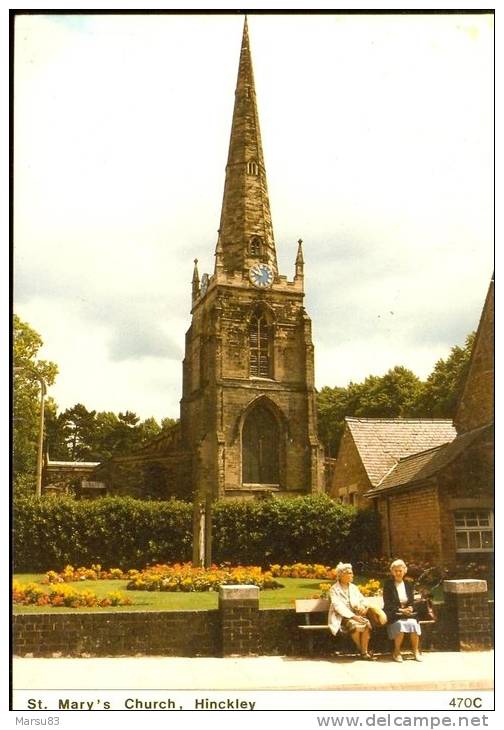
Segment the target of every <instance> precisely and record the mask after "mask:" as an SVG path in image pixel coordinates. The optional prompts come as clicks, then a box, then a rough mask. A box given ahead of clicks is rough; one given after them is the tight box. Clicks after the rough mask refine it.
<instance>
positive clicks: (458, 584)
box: [443, 578, 488, 593]
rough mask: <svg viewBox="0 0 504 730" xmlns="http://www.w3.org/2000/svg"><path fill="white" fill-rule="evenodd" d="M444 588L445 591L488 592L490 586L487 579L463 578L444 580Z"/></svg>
mask: <svg viewBox="0 0 504 730" xmlns="http://www.w3.org/2000/svg"><path fill="white" fill-rule="evenodd" d="M443 590H444V592H445V593H486V592H487V590H488V587H487V582H486V580H479V579H477V578H463V579H458V580H444V581H443Z"/></svg>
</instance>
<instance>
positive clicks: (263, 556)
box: [13, 495, 378, 578]
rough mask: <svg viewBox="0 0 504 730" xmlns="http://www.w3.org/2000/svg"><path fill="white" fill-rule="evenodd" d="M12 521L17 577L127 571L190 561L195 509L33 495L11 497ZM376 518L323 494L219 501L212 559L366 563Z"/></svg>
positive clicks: (180, 504)
mask: <svg viewBox="0 0 504 730" xmlns="http://www.w3.org/2000/svg"><path fill="white" fill-rule="evenodd" d="M13 516H14V561H15V567H14V569H15V571H17V572H45V571H49V570H53V571H54V570H63V568H64V567H65V566H68V565H71V566H73V565H88V566H89V565H91V566H93V565H95V567H96V566H98V567H99V566H101V565H105V566H115V568H116V569H117V570H118V571H119V570H123V571H126V570H128V569H130V568H143V567H145V566H146V565H153V564H156V563H184V562H187V561H189V560H190V559H191V557H192V505H191V504H188V503H186V502H181V501H177V500H170V501H166V502H157V501H156V502H154V501H143V500H138V499H133V498H131V497H104V498H102V499H97V500H94V501H85V500H83V501H77V500H74V499H72V498H69V497H43V498H42V499H36V498H35V497H32V496H30V497H20V498H17V499H15V501H14V510H13ZM376 520H377V518H376V515H375V514H374V512H372V511H371V510H364V511H359V510H357V509H356V508H355V507H352V506H349V505H342V504H338V503H336V502H334V501H333V500H331V499H330V498H329V497H327V496H326V495H310V496H306V497H293V498H289V499H269V500H261V501H253V502H238V501H236V502H217V503H215V505H214V509H213V530H212V533H213V549H212V553H213V554H212V558H213V561H214V562H215V563H218V564H221V563H231V564H234V565H236V564H241V565H258V566H261V567H263V568H267V567H268V566H269V565H270V564H271V563H279V564H292V563H295V562H299V561H301V562H303V563H308V564H316V563H319V564H322V565H335V564H336V563H337V562H338V561H339V560H344V561H345V562H346V561H352V562H353V561H356V560H357V559H359V558H360V559H366V558H367V557H368V556H369V555H371V554H373V552H374V551H375V550H376V549H377V541H378V526H377V521H376ZM89 577H90V578H92V575H91V574H90V575H89Z"/></svg>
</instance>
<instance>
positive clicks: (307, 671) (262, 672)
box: [13, 651, 494, 690]
mask: <svg viewBox="0 0 504 730" xmlns="http://www.w3.org/2000/svg"><path fill="white" fill-rule="evenodd" d="M405 656H407V655H405ZM493 672H494V654H493V651H485V652H460V653H459V652H432V653H427V652H426V653H425V654H424V661H423V662H422V663H419V662H415V661H413V660H410V659H406V661H404V662H403V663H402V664H398V663H395V662H393V661H391V659H390V657H389V656H386V657H385V656H383V657H379V659H378V661H376V662H363V661H361V660H359V659H357V658H352V657H330V658H313V659H307V658H296V657H282V656H280V657H278V656H269V657H239V658H225V659H219V658H206V657H201V658H200V657H196V658H185V657H117V658H116V657H113V658H112V657H104V658H90V659H85V658H82V659H80V658H79V659H71V658H61V659H27V658H15V659H14V662H13V687H14V689H15V690H29V689H38V690H45V689H46V690H50V689H68V690H71V689H97V688H100V689H130V688H135V689H139V690H140V689H152V690H154V689H173V690H200V689H205V690H224V689H225V690H230V689H234V690H265V689H272V690H300V689H304V690H332V689H340V690H376V689H380V690H397V689H401V690H456V689H459V690H471V689H481V690H483V689H486V690H489V689H492V688H493Z"/></svg>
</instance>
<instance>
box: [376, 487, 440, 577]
mask: <svg viewBox="0 0 504 730" xmlns="http://www.w3.org/2000/svg"><path fill="white" fill-rule="evenodd" d="M385 499H386V498H382V499H381V500H380V502H382V501H384V500H385ZM382 509H384V508H383V507H382ZM388 511H389V532H390V534H389V545H390V554H391V555H394V556H400V557H401V558H402V559H403V560H406V561H408V560H415V561H419V560H428V561H430V562H434V563H435V564H436V563H438V562H439V560H440V559H441V518H440V508H439V503H438V498H437V488H436V486H435V485H429V486H426V487H422V488H417V489H414V490H413V489H412V490H409V491H405V492H402V493H399V494H394V495H393V496H391V497H390V498H389V506H388Z"/></svg>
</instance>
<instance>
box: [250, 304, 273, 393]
mask: <svg viewBox="0 0 504 730" xmlns="http://www.w3.org/2000/svg"><path fill="white" fill-rule="evenodd" d="M249 345H250V375H251V376H255V377H260V378H269V377H270V372H271V368H270V327H269V325H268V322H267V319H266V317H265V315H264V314H261V315H254V316H253V317H252V319H251V320H250V327H249Z"/></svg>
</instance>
